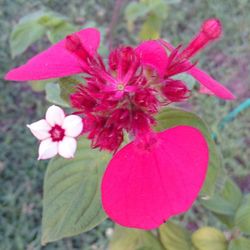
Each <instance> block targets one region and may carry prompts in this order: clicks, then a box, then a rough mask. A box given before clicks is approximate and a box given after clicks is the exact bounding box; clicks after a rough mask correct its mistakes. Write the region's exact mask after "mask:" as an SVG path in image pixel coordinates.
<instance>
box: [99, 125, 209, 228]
mask: <svg viewBox="0 0 250 250" xmlns="http://www.w3.org/2000/svg"><path fill="white" fill-rule="evenodd" d="M156 139H157V140H156V142H155V143H154V144H153V145H151V146H150V148H149V149H147V148H146V149H143V148H141V147H139V146H138V145H137V143H136V142H132V143H130V144H128V145H127V146H125V147H124V148H122V149H121V150H120V151H119V152H118V153H117V154H116V155H115V156H114V157H113V158H112V160H111V162H110V163H109V165H108V167H107V170H106V172H105V174H104V177H103V181H102V203H103V208H104V210H105V211H106V213H107V214H108V215H109V217H110V218H111V219H113V220H114V221H115V222H117V223H119V224H120V225H122V226H126V227H134V228H141V229H154V228H157V227H158V226H159V225H161V224H162V223H164V222H165V221H166V220H167V219H168V218H169V217H171V216H174V215H176V214H179V213H183V212H186V211H187V210H188V209H189V208H190V207H191V205H192V204H193V202H194V201H195V199H196V198H197V195H198V193H199V191H200V189H201V187H202V184H203V181H204V178H205V175H206V171H207V166H208V159H209V155H208V146H207V143H206V141H205V139H204V137H203V135H202V134H201V133H200V132H199V131H198V130H197V129H195V128H192V127H189V126H178V127H175V128H171V129H168V130H165V131H163V132H160V133H157V134H156Z"/></svg>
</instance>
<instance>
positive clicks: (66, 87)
mask: <svg viewBox="0 0 250 250" xmlns="http://www.w3.org/2000/svg"><path fill="white" fill-rule="evenodd" d="M79 83H83V79H82V78H80V77H77V76H75V77H64V78H61V79H59V85H60V88H61V98H62V99H63V100H64V101H66V102H67V103H69V96H70V94H72V93H73V92H74V91H75V90H76V86H77V85H78V84H79Z"/></svg>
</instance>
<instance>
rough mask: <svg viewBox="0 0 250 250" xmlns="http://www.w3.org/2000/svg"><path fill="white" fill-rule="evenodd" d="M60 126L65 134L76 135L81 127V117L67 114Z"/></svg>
mask: <svg viewBox="0 0 250 250" xmlns="http://www.w3.org/2000/svg"><path fill="white" fill-rule="evenodd" d="M62 128H64V129H65V135H66V136H70V137H76V136H78V135H80V134H81V132H82V129H83V123H82V118H81V117H80V116H77V115H69V116H67V117H66V118H65V119H64V121H63V125H62Z"/></svg>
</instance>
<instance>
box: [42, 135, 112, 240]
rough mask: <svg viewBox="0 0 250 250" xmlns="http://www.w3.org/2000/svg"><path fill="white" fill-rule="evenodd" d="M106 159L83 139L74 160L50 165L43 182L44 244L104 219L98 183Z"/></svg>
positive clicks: (84, 229)
mask: <svg viewBox="0 0 250 250" xmlns="http://www.w3.org/2000/svg"><path fill="white" fill-rule="evenodd" d="M109 158H110V156H109V155H108V154H107V153H105V152H97V151H95V150H92V149H91V148H90V145H89V142H88V141H87V139H82V140H80V141H79V145H78V150H77V153H76V155H75V157H74V159H73V160H65V159H62V158H59V157H58V158H56V159H54V160H52V161H51V162H50V164H49V166H48V168H47V172H46V175H45V179H44V201H43V226H42V243H43V244H46V243H48V242H51V241H56V240H59V239H62V238H64V237H69V236H74V235H77V234H80V233H82V232H85V231H89V230H91V229H92V228H94V227H95V226H96V225H98V224H100V223H101V222H102V221H103V220H104V219H105V218H106V215H105V213H104V212H103V210H102V205H101V199H100V181H101V177H102V175H103V171H104V170H105V167H106V163H107V161H108V160H109Z"/></svg>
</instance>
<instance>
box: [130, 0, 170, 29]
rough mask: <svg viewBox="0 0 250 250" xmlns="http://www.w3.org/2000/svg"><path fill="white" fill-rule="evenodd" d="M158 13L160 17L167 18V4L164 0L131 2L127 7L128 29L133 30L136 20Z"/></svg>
mask: <svg viewBox="0 0 250 250" xmlns="http://www.w3.org/2000/svg"><path fill="white" fill-rule="evenodd" d="M149 13H150V14H157V15H158V17H159V18H161V19H165V18H166V15H167V5H166V2H164V1H163V0H147V1H141V2H130V3H129V4H128V5H127V7H126V9H125V19H126V20H127V26H128V30H130V31H131V30H133V27H134V22H135V21H136V20H137V19H139V18H142V17H145V16H146V15H147V14H149Z"/></svg>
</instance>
